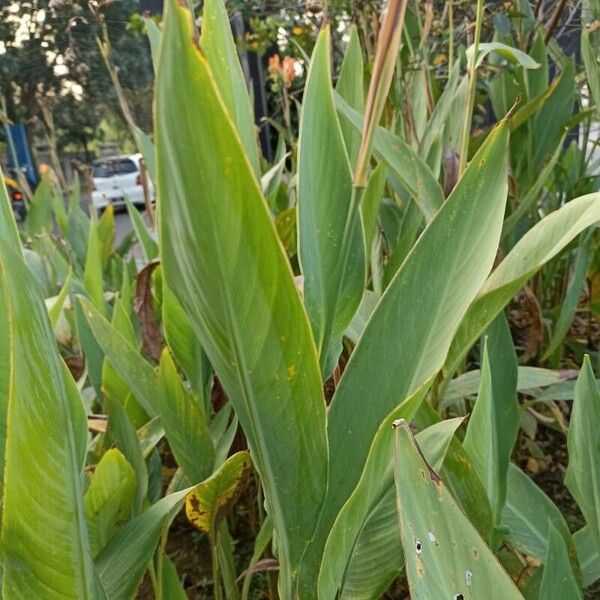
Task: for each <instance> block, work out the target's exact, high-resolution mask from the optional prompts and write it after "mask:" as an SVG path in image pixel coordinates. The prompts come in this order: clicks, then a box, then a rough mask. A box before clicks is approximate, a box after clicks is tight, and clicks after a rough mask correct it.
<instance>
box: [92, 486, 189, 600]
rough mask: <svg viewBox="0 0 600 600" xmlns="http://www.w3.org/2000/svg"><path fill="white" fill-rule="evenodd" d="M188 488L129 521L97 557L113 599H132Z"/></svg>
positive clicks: (99, 567) (105, 586) (102, 579)
mask: <svg viewBox="0 0 600 600" xmlns="http://www.w3.org/2000/svg"><path fill="white" fill-rule="evenodd" d="M190 489H193V488H188V489H185V490H182V491H180V492H176V493H174V494H169V495H168V496H166V497H165V498H163V499H162V500H159V501H158V502H156V504H153V505H152V506H151V507H150V508H149V509H148V510H147V511H146V512H144V513H142V514H141V515H139V516H137V517H135V518H133V519H131V520H130V521H128V522H127V523H126V524H125V525H123V527H121V529H119V531H117V533H116V534H115V535H114V536H113V537H112V538H111V539H110V541H109V542H108V544H107V545H106V546H105V547H104V550H102V552H100V554H99V555H98V557H97V558H96V568H97V569H98V574H99V576H100V581H101V582H102V585H103V586H104V589H105V590H106V596H107V598H109V599H110V600H131V599H132V598H133V597H134V595H135V591H136V589H137V587H138V585H139V583H140V581H141V579H142V577H143V575H144V571H145V570H146V569H147V567H148V565H149V563H150V560H151V559H152V555H153V554H154V551H155V550H156V546H157V544H158V541H159V538H160V536H161V534H162V533H163V528H164V527H165V525H166V524H167V523H169V522H170V521H171V519H172V518H173V517H174V516H175V515H176V514H177V513H178V512H179V510H180V509H181V507H182V505H183V503H184V500H185V496H186V494H187V493H188V492H189V491H190Z"/></svg>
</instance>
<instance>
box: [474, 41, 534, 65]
mask: <svg viewBox="0 0 600 600" xmlns="http://www.w3.org/2000/svg"><path fill="white" fill-rule="evenodd" d="M478 51H479V53H478V55H477V62H476V64H475V68H477V67H479V66H480V65H481V64H482V63H483V59H484V58H485V57H486V56H487V55H488V54H489V53H490V52H494V53H495V54H499V55H500V56H502V58H505V59H506V60H509V61H510V62H513V63H516V64H519V65H520V66H522V67H523V68H524V69H539V68H540V65H539V63H537V62H535V60H533V58H531V56H529V54H526V53H525V52H523V51H522V50H519V49H518V48H513V47H512V46H507V45H506V44H503V43H502V42H490V43H487V44H479V47H478ZM474 52H475V47H474V46H469V47H468V48H467V51H466V56H467V62H468V63H469V64H472V62H473V53H474Z"/></svg>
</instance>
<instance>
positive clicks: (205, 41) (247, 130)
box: [200, 0, 260, 179]
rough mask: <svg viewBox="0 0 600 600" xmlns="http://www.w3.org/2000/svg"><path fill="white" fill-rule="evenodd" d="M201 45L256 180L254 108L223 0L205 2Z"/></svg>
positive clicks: (256, 150)
mask: <svg viewBox="0 0 600 600" xmlns="http://www.w3.org/2000/svg"><path fill="white" fill-rule="evenodd" d="M200 47H201V48H202V51H203V52H204V54H205V56H206V60H207V61H208V66H209V67H210V70H211V72H212V74H213V78H214V79H213V80H214V82H215V84H216V86H217V89H218V90H219V94H220V96H221V98H222V100H223V103H224V104H225V106H226V108H227V112H228V113H229V117H230V118H231V120H232V121H233V123H234V124H235V127H236V129H237V132H238V134H239V137H240V139H241V141H242V144H243V145H244V149H245V151H246V156H247V157H248V160H249V161H250V164H251V165H252V171H253V173H254V175H255V177H256V178H257V179H258V178H259V176H260V166H259V162H258V145H257V141H256V127H255V126H254V111H253V110H252V105H251V103H250V96H249V94H248V87H247V84H246V79H245V78H244V73H243V71H242V66H241V65H240V60H239V58H238V54H237V48H236V45H235V41H234V39H233V35H232V32H231V24H230V22H229V17H228V16H227V11H226V10H225V5H224V4H223V0H205V2H204V11H203V13H202V31H201V33H200Z"/></svg>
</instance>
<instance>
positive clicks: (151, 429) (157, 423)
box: [137, 417, 165, 458]
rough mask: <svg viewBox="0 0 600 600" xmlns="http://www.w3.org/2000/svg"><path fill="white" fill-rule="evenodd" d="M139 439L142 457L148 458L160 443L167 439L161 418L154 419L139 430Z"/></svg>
mask: <svg viewBox="0 0 600 600" xmlns="http://www.w3.org/2000/svg"><path fill="white" fill-rule="evenodd" d="M137 437H138V440H139V443H140V449H141V450H142V456H143V457H144V458H148V456H150V454H151V453H152V451H153V450H154V448H156V446H157V445H158V442H160V440H162V439H163V437H165V428H164V427H163V424H162V421H161V419H160V417H154V419H151V420H150V421H148V422H147V423H146V424H145V425H142V426H141V427H140V428H139V429H138V430H137Z"/></svg>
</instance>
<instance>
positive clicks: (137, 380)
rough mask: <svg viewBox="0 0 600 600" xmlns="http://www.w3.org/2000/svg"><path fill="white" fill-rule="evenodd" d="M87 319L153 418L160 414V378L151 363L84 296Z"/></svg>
mask: <svg viewBox="0 0 600 600" xmlns="http://www.w3.org/2000/svg"><path fill="white" fill-rule="evenodd" d="M79 302H80V304H81V307H82V311H83V314H84V316H85V319H86V321H87V323H88V325H89V327H90V328H91V330H92V332H93V334H94V336H95V338H96V340H97V341H98V344H100V347H101V348H102V351H103V352H104V353H105V355H106V356H107V358H108V359H109V360H110V361H111V363H112V366H113V368H114V369H115V371H116V372H117V373H118V374H119V376H120V377H121V378H122V379H123V381H124V382H125V383H126V384H127V386H128V387H129V389H130V390H131V391H132V392H133V393H134V394H135V397H136V398H137V400H139V402H140V404H141V405H142V407H143V408H144V410H145V411H146V412H147V413H148V415H150V416H151V417H155V416H156V415H157V414H158V400H157V397H156V396H157V394H158V379H157V375H156V373H155V372H154V369H153V368H152V365H151V364H150V363H149V362H148V361H147V360H146V359H145V358H143V357H142V355H141V354H140V352H139V351H138V350H137V348H135V347H133V346H132V345H131V343H130V342H128V341H127V339H125V337H123V335H121V334H120V333H119V332H118V331H117V330H116V329H115V328H114V327H113V326H112V325H111V324H110V323H109V322H108V321H107V320H106V319H105V318H104V317H103V316H102V315H101V314H100V313H99V312H98V310H96V308H95V307H94V305H93V304H92V303H91V302H90V301H89V300H88V299H87V298H84V297H83V296H81V297H79Z"/></svg>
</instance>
